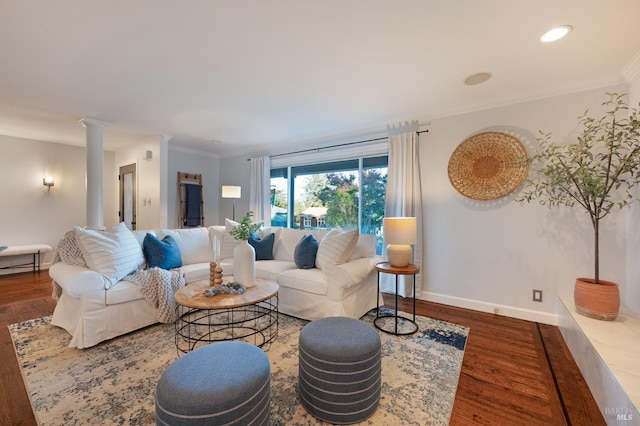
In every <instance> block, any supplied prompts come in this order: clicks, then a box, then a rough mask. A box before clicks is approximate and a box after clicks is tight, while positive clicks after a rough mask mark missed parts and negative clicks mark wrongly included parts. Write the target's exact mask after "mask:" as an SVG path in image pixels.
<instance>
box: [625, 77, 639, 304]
mask: <svg viewBox="0 0 640 426" xmlns="http://www.w3.org/2000/svg"><path fill="white" fill-rule="evenodd" d="M629 103H630V104H631V105H632V106H634V107H636V108H638V104H640V72H638V73H636V76H635V78H633V80H632V81H631V82H630V84H629ZM636 194H637V198H640V190H637V191H636ZM627 233H628V237H629V239H628V243H627V279H628V285H627V294H626V302H627V305H628V306H629V307H630V308H631V309H632V310H633V311H635V312H636V313H638V314H640V261H639V257H640V256H639V255H638V254H639V253H640V205H638V203H635V204H634V205H633V206H631V209H630V210H629V220H628V224H627Z"/></svg>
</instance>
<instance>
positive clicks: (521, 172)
mask: <svg viewBox="0 0 640 426" xmlns="http://www.w3.org/2000/svg"><path fill="white" fill-rule="evenodd" d="M526 158H527V150H526V149H525V148H524V146H523V145H522V143H521V142H520V141H519V140H518V138H516V137H515V136H512V135H509V134H507V133H502V132H484V133H478V134H476V135H473V136H471V137H470V138H468V139H465V140H464V141H463V142H462V143H461V144H460V145H458V147H457V148H456V150H455V151H453V154H451V158H450V159H449V181H450V182H451V185H453V187H454V188H455V189H456V190H457V191H458V192H459V193H460V194H462V195H464V196H465V197H468V198H471V199H473V200H479V201H488V200H496V199H498V198H502V197H504V196H506V195H509V194H511V193H512V192H513V191H515V190H516V189H517V188H518V187H519V186H520V185H521V184H522V182H524V180H525V178H526V177H527V173H528V171H529V164H528V162H527V161H525V160H526Z"/></svg>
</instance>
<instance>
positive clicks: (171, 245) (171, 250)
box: [142, 234, 182, 269]
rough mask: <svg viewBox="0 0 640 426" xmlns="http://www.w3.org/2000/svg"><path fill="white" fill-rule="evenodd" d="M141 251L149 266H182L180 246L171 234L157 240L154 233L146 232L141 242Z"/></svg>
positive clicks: (167, 267) (162, 267)
mask: <svg viewBox="0 0 640 426" xmlns="http://www.w3.org/2000/svg"><path fill="white" fill-rule="evenodd" d="M142 251H143V252H144V256H145V257H146V258H147V263H148V264H149V268H155V267H157V268H161V269H174V268H179V267H181V266H182V256H180V248H179V247H178V243H176V240H174V239H173V237H172V236H171V235H167V236H166V237H164V238H163V239H162V240H159V239H158V237H156V236H155V235H152V234H147V235H146V236H145V237H144V241H143V242H142Z"/></svg>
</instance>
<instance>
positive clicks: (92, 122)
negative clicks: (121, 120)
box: [78, 117, 111, 129]
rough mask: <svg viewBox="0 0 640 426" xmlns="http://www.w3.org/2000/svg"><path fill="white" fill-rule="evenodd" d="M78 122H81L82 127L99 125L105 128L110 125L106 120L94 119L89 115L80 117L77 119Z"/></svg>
mask: <svg viewBox="0 0 640 426" xmlns="http://www.w3.org/2000/svg"><path fill="white" fill-rule="evenodd" d="M78 123H80V124H82V125H83V126H84V127H101V128H103V129H106V128H107V127H109V125H111V123H109V122H108V121H102V120H96V119H95V118H91V117H82V118H81V119H80V120H78Z"/></svg>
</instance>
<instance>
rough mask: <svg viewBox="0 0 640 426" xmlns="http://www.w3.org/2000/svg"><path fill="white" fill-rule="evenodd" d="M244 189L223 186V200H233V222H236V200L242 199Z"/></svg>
mask: <svg viewBox="0 0 640 426" xmlns="http://www.w3.org/2000/svg"><path fill="white" fill-rule="evenodd" d="M241 191H242V187H240V186H234V185H222V198H232V199H233V220H236V198H240V193H241Z"/></svg>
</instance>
